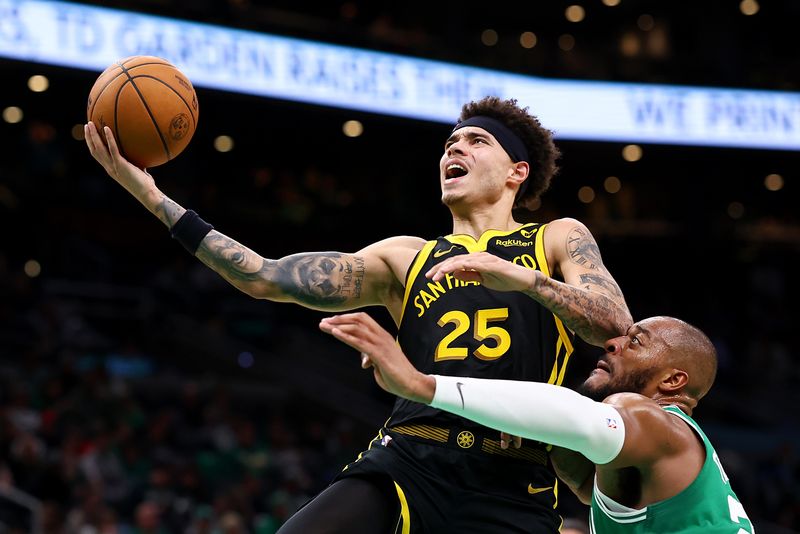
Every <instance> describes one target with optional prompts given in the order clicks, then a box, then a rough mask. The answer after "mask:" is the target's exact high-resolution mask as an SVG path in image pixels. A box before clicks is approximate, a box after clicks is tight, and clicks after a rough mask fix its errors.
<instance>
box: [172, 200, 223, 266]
mask: <svg viewBox="0 0 800 534" xmlns="http://www.w3.org/2000/svg"><path fill="white" fill-rule="evenodd" d="M213 229H214V227H213V226H211V225H210V224H208V223H207V222H205V221H204V220H203V219H201V218H200V216H199V215H198V214H197V213H195V212H193V211H192V210H186V213H184V214H183V215H181V218H180V219H178V222H176V223H175V224H173V225H172V228H170V230H169V235H171V236H172V239H175V240H177V241H178V243H180V244H181V245H183V248H185V249H186V250H188V251H189V252H190V253H191V254H192V255H194V254H195V253H196V252H197V249H198V248H199V247H200V243H201V242H202V241H203V238H204V237H205V236H207V235H208V233H209V232H210V231H211V230H213Z"/></svg>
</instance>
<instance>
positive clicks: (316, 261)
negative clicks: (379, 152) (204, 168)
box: [197, 230, 366, 310]
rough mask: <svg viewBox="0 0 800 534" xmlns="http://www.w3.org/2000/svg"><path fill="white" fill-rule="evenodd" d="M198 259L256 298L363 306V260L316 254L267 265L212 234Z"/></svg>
mask: <svg viewBox="0 0 800 534" xmlns="http://www.w3.org/2000/svg"><path fill="white" fill-rule="evenodd" d="M197 257H198V258H199V259H200V260H201V261H202V262H203V263H205V264H206V265H208V266H209V267H211V268H212V269H213V270H214V271H216V272H217V273H218V274H219V275H220V276H222V277H223V278H225V279H226V280H227V281H228V282H230V283H231V284H233V285H234V286H236V287H237V288H239V289H240V290H242V291H244V292H245V293H248V294H250V295H252V296H255V297H260V298H268V299H271V300H281V301H287V300H288V301H293V302H297V303H298V304H302V305H304V306H307V307H310V308H317V309H323V310H325V309H348V308H355V307H358V306H361V305H362V303H361V301H360V299H361V296H362V289H363V282H364V274H365V272H366V262H365V260H364V258H363V257H361V256H353V255H349V254H340V253H338V252H315V253H306V254H294V255H292V256H287V257H285V258H282V259H280V260H268V259H266V258H262V257H261V256H259V255H258V254H256V253H255V252H253V251H252V250H250V249H249V248H247V247H245V246H244V245H242V244H240V243H238V242H236V241H234V240H233V239H230V238H229V237H227V236H225V235H223V234H220V233H219V232H216V231H213V230H212V231H211V233H209V234H208V235H207V236H206V238H205V239H203V242H202V243H201V244H200V248H199V249H198V251H197Z"/></svg>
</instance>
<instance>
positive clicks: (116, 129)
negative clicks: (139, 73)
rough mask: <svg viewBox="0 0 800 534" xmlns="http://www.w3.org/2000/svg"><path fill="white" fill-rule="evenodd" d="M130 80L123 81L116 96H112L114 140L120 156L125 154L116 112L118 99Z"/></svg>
mask: <svg viewBox="0 0 800 534" xmlns="http://www.w3.org/2000/svg"><path fill="white" fill-rule="evenodd" d="M130 81H131V80H130V79H128V80H125V82H124V83H123V84H122V85H120V86H119V89H117V94H115V95H114V139H115V140H116V141H117V148H118V149H119V152H120V154H124V153H125V149H124V147H123V143H122V137H120V135H119V120H117V112H118V110H119V97H120V95H121V94H122V89H123V88H124V87H125V85H127V84H128V83H129V82H130Z"/></svg>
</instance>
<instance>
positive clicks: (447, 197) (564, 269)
mask: <svg viewBox="0 0 800 534" xmlns="http://www.w3.org/2000/svg"><path fill="white" fill-rule="evenodd" d="M104 135H106V137H107V139H108V143H109V147H110V150H107V149H106V148H105V147H104V145H103V144H102V142H101V140H100V137H99V134H98V133H97V131H96V130H95V128H94V126H93V125H92V124H89V125H87V128H86V139H87V144H88V146H89V149H90V151H91V153H92V155H93V156H94V157H95V158H96V159H97V160H98V161H99V162H100V163H101V164H102V165H103V167H104V168H105V170H106V171H107V172H108V173H109V174H110V175H111V176H112V177H113V178H114V179H115V180H117V181H118V182H119V183H120V184H121V185H122V186H123V187H125V188H126V189H127V190H128V191H129V192H131V193H132V194H133V195H134V196H135V197H136V198H137V199H138V200H139V201H140V202H141V203H142V204H143V205H144V206H145V207H147V208H148V209H149V210H150V211H151V212H152V213H154V214H155V215H156V216H157V217H158V218H159V219H160V220H161V221H162V222H164V224H166V225H167V226H168V227H169V228H170V230H171V233H172V235H173V237H175V238H176V239H178V240H179V241H180V242H181V243H182V244H183V245H184V246H185V247H186V248H187V249H188V250H189V251H190V252H192V253H193V254H196V256H197V257H198V258H199V259H200V260H201V261H203V262H204V263H205V264H206V265H208V266H209V267H211V268H212V269H214V270H215V271H216V272H218V273H219V274H220V275H221V276H223V277H224V278H225V279H226V280H228V281H229V282H230V283H231V284H233V285H234V286H236V287H237V288H239V289H240V290H242V291H243V292H245V293H247V294H248V295H251V296H253V297H256V298H264V299H270V300H274V301H284V302H295V303H298V304H301V305H303V306H307V307H310V308H315V309H321V310H330V311H339V310H349V309H354V308H358V307H362V306H368V305H378V304H379V305H383V306H385V307H386V308H387V309H388V310H389V313H390V314H391V315H392V317H393V318H394V320H395V322H396V324H397V325H398V327H399V334H398V340H399V343H400V345H401V346H402V347H403V349H404V350H405V352H406V354H409V355H410V356H411V357H412V358H413V360H414V365H416V366H417V368H418V369H420V370H422V371H424V372H426V373H432V372H436V373H446V374H452V375H458V376H477V377H485V378H509V379H517V380H533V381H541V382H550V383H553V384H560V383H561V381H562V380H563V379H564V374H565V372H566V367H567V363H568V360H569V356H570V353H571V352H572V340H571V337H570V333H569V330H572V331H574V332H577V333H578V335H580V336H581V337H583V338H584V339H585V340H587V341H588V342H590V343H594V344H601V343H602V342H603V340H605V339H607V338H608V337H609V336H613V335H618V334H619V333H621V332H624V331H625V330H626V329H627V327H628V326H629V325H630V324H631V318H630V313H629V312H628V309H627V306H626V304H625V301H624V299H623V296H622V293H621V292H620V290H619V287H618V286H617V284H616V283H615V281H614V279H613V278H612V277H611V275H610V274H609V272H608V270H607V269H606V268H605V266H604V265H603V262H602V260H601V257H600V252H599V250H598V248H597V244H596V243H595V240H594V238H593V237H592V235H591V234H590V233H589V231H588V230H587V229H586V227H585V226H584V225H583V224H581V223H580V222H578V221H576V220H573V219H559V220H556V221H552V222H551V223H549V224H526V225H521V224H520V223H518V222H516V221H515V220H514V219H513V217H512V213H511V210H512V207H514V206H515V205H524V204H525V203H526V202H528V201H530V200H532V199H535V198H538V197H539V195H540V194H541V193H542V192H543V191H544V190H545V189H547V187H548V186H549V183H550V180H551V178H552V176H553V174H554V172H555V170H556V165H555V161H556V158H557V156H558V151H557V149H556V148H555V146H554V145H553V142H552V139H551V133H550V132H549V131H548V130H546V129H544V128H543V127H542V126H541V125H540V124H539V121H538V120H537V119H536V118H535V117H532V116H531V115H529V114H528V113H527V110H524V109H520V108H519V107H518V106H516V102H515V101H513V100H509V101H502V100H500V99H498V98H494V97H488V98H485V99H483V100H481V101H479V102H473V103H469V104H467V105H465V106H464V108H463V110H462V114H461V119H460V122H459V123H458V124H457V125H456V127H455V128H454V130H453V132H452V134H451V135H450V137H449V138H448V139H447V141H446V143H445V149H444V153H443V155H442V158H441V160H440V165H439V169H440V181H441V188H442V202H443V203H444V204H445V205H447V207H448V208H449V209H450V211H451V213H452V215H453V233H452V235H448V236H446V237H441V238H438V239H436V240H434V241H428V242H426V241H425V240H423V239H420V238H416V237H406V236H401V237H393V238H389V239H386V240H383V241H380V242H378V243H374V244H372V245H370V246H368V247H365V248H364V249H362V250H360V251H359V252H356V253H354V254H345V253H338V252H319V253H307V254H296V255H292V256H288V257H285V258H282V259H279V260H270V259H266V258H263V257H262V256H260V255H258V254H256V253H255V252H253V251H252V250H250V249H248V248H246V247H244V246H243V245H241V244H239V243H238V242H236V241H234V240H233V239H231V238H229V237H227V236H225V235H223V234H221V233H219V232H217V231H215V230H213V229H212V227H211V226H210V225H208V224H207V223H205V222H204V221H202V219H200V218H199V217H198V216H197V214H195V213H194V212H191V211H186V210H185V209H184V208H182V207H180V206H179V205H178V204H176V203H175V202H173V201H172V200H170V199H169V198H168V197H166V196H165V195H164V194H163V193H162V192H161V191H159V190H158V189H157V188H156V186H155V184H154V182H153V180H152V178H151V177H150V175H149V174H147V173H146V172H143V171H142V170H141V169H138V168H136V167H134V166H133V165H131V164H130V163H128V162H127V161H125V159H124V158H122V157H121V156H120V154H119V152H118V150H117V148H116V145H115V143H114V140H113V137H112V136H111V133H110V131H109V130H107V131H106V132H104ZM472 262H477V263H479V264H481V265H488V266H490V267H491V268H492V269H493V270H495V271H496V272H497V273H498V274H499V276H497V277H494V278H492V277H487V278H486V279H485V280H483V281H482V283H479V282H478V281H477V280H466V281H465V280H463V279H457V278H455V277H454V276H453V274H452V273H453V272H454V271H460V270H462V269H469V268H471V267H470V266H469V265H470V263H472ZM426 275H427V276H428V277H430V278H428V277H426ZM558 279H561V280H563V281H559V280H558ZM531 484H533V486H529V485H531ZM554 485H555V476H554V474H553V472H552V470H551V469H550V468H549V467H548V461H547V454H546V450H545V448H544V446H543V445H540V444H536V443H528V444H526V446H525V447H524V448H522V449H519V450H515V451H505V450H502V449H501V448H500V447H499V444H498V442H497V435H496V433H495V432H493V431H489V430H488V429H486V428H484V427H482V426H480V425H476V424H474V423H472V422H469V421H466V420H464V419H462V418H459V417H455V416H452V415H449V414H446V413H444V412H441V411H439V410H436V409H433V408H430V407H428V406H425V405H422V404H419V403H414V402H408V401H406V400H404V399H399V400H398V402H397V404H396V405H395V408H394V410H393V412H392V416H391V417H390V419H389V420H388V421H387V423H386V428H383V429H381V431H380V433H379V436H378V438H377V439H376V440H375V441H374V442H373V443H372V444H370V448H369V450H368V451H365V453H363V454H362V455H360V456H359V459H358V460H357V461H356V462H354V463H353V464H351V465H350V466H348V467H347V468H346V470H345V471H344V472H343V473H342V474H341V475H340V477H339V479H338V480H337V481H335V482H334V483H333V484H332V485H331V486H330V487H329V488H328V489H327V490H325V491H324V492H323V493H322V494H321V495H320V496H318V497H317V498H316V499H315V500H314V501H312V502H311V503H310V504H309V505H307V506H306V507H305V508H303V509H302V510H301V511H300V513H298V514H296V515H295V516H294V517H293V518H292V519H290V520H289V522H288V523H287V524H286V525H285V526H284V527H283V529H282V530H281V532H282V533H286V534H288V533H292V532H303V533H306V532H323V531H325V532H327V531H330V532H348V533H355V532H386V531H388V530H389V529H391V528H394V526H395V524H396V522H397V510H398V503H399V505H400V506H399V510H400V512H401V515H402V517H403V529H404V532H408V531H413V532H426V531H427V532H447V531H449V530H450V529H458V528H460V525H461V524H462V523H461V522H463V529H462V530H460V532H469V531H471V530H473V529H478V531H482V532H497V533H500V532H516V531H520V527H519V525H522V524H524V525H528V527H526V528H532V526H535V527H536V528H538V531H539V532H556V531H557V529H558V525H559V522H560V518H559V517H558V514H557V513H556V512H555V510H554V507H555V503H556V495H555V491H554ZM529 487H537V488H538V487H543V488H548V489H547V490H544V491H538V492H531V491H529V489H528V488H529ZM456 517H457V518H458V520H457V521H456V520H455V518H456Z"/></svg>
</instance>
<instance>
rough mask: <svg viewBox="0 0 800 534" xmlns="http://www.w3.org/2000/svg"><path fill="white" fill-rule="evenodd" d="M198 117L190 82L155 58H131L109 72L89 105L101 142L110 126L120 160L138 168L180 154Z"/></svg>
mask: <svg viewBox="0 0 800 534" xmlns="http://www.w3.org/2000/svg"><path fill="white" fill-rule="evenodd" d="M198 112H199V109H198V106H197V94H196V93H195V92H194V87H192V83H191V82H190V81H189V79H188V78H187V77H186V76H184V75H183V73H182V72H181V71H179V70H178V69H177V68H176V67H175V66H174V65H173V64H171V63H170V62H168V61H166V60H164V59H161V58H159V57H153V56H133V57H129V58H125V59H121V60H119V61H117V62H116V63H114V64H113V65H111V66H110V67H108V68H107V69H106V70H105V71H103V73H102V74H101V75H100V77H99V78H97V81H96V82H95V83H94V87H92V90H91V91H90V92H89V102H88V104H87V106H86V114H87V116H88V118H89V120H90V121H92V122H93V123H94V125H95V126H96V127H97V129H98V131H99V132H100V133H101V137H102V138H103V142H105V136H104V135H102V131H103V127H104V126H108V127H109V128H111V131H112V132H113V133H114V139H116V141H117V146H119V149H120V151H121V152H122V155H123V156H125V158H126V159H127V160H128V161H130V162H131V163H133V164H134V165H136V166H138V167H155V166H156V165H161V164H163V163H166V162H168V161H169V160H171V159H172V158H174V157H175V156H177V155H178V154H180V153H181V152H182V151H183V149H184V148H186V146H187V145H188V144H189V141H190V140H191V139H192V136H193V135H194V130H195V128H197V118H198Z"/></svg>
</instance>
